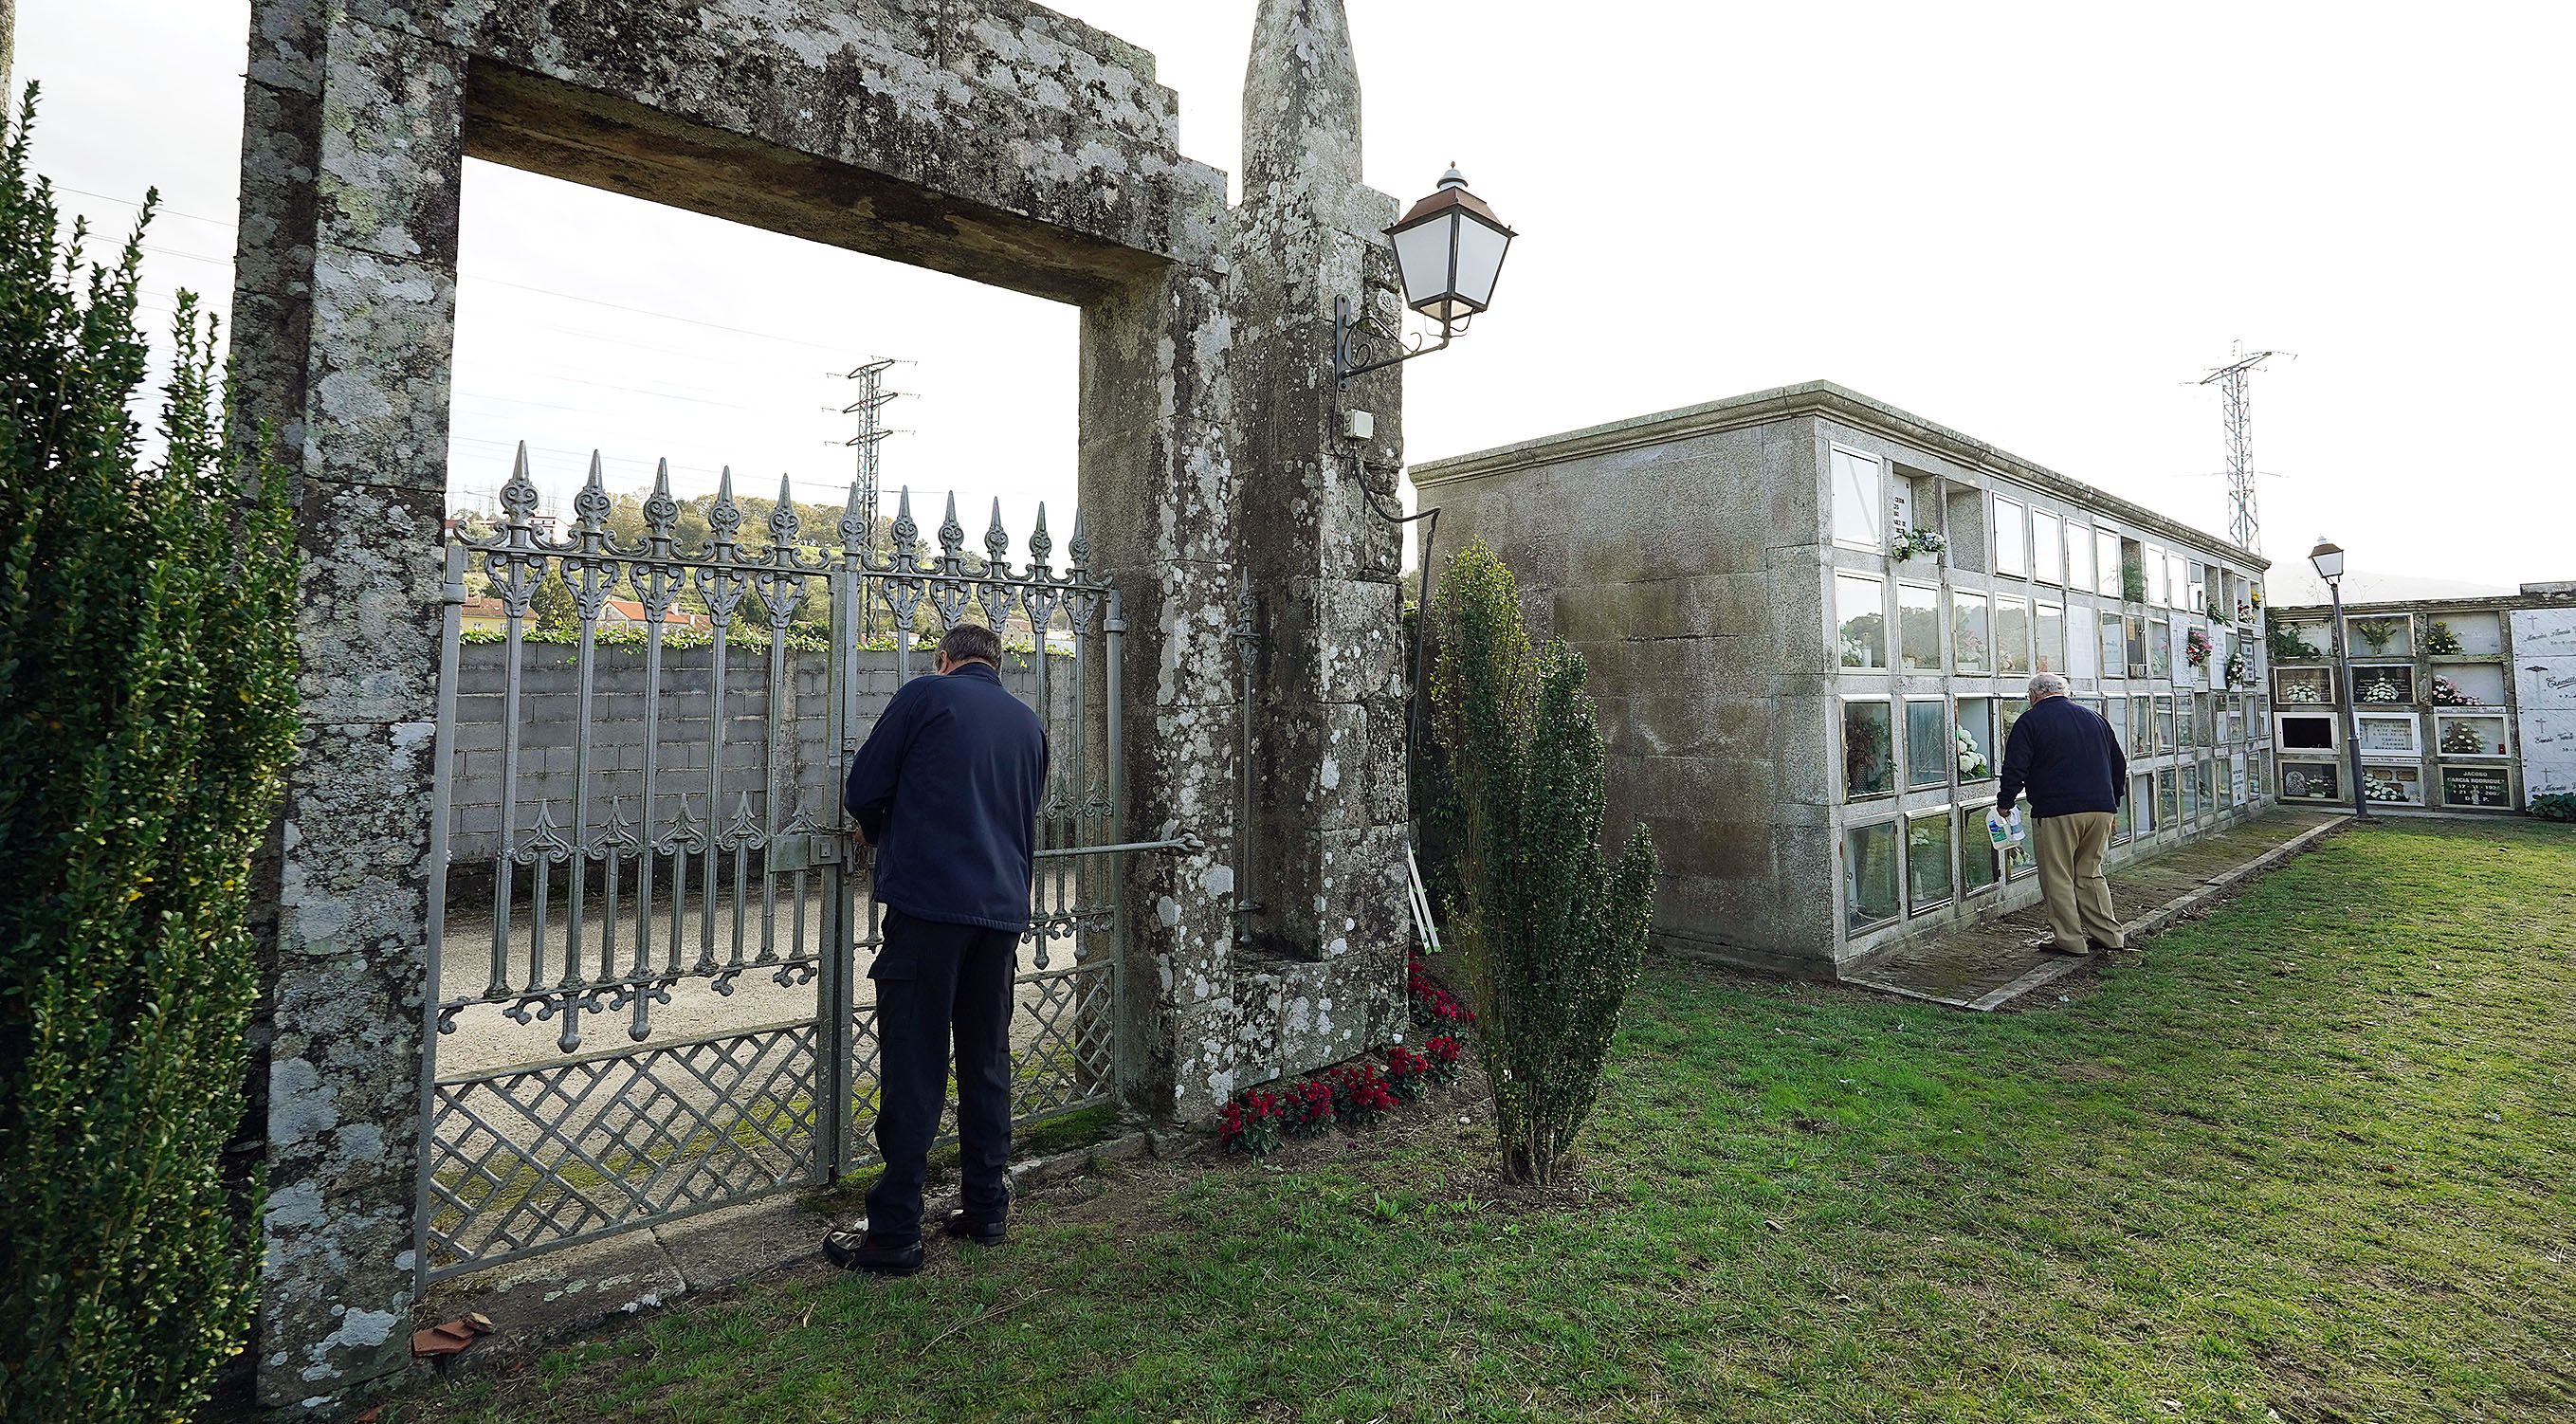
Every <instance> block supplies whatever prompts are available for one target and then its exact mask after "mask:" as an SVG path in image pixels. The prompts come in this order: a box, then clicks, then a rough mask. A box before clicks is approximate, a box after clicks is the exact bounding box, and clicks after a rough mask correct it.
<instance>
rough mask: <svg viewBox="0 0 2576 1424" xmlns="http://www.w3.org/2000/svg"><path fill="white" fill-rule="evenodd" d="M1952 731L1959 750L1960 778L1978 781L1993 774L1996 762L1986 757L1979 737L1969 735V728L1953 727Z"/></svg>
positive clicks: (1952, 736)
mask: <svg viewBox="0 0 2576 1424" xmlns="http://www.w3.org/2000/svg"><path fill="white" fill-rule="evenodd" d="M1950 731H1951V738H1952V740H1953V741H1954V742H1955V743H1956V744H1957V747H1958V752H1959V779H1960V780H1961V781H1976V780H1979V779H1982V778H1983V777H1985V776H1987V775H1989V774H1991V773H1992V772H1993V770H1994V764H1993V763H1992V762H1990V761H1988V760H1987V759H1986V754H1985V752H1984V751H1983V750H1982V749H1980V748H1979V747H1978V746H1977V739H1976V738H1974V737H1971V736H1969V735H1968V729H1967V728H1965V727H1952V728H1951V729H1950Z"/></svg>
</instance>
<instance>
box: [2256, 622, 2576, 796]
mask: <svg viewBox="0 0 2576 1424" xmlns="http://www.w3.org/2000/svg"><path fill="white" fill-rule="evenodd" d="M2266 642H2267V645H2268V648H2269V651H2270V653H2271V657H2272V673H2271V679H2272V697H2273V702H2274V708H2275V710H2274V712H2273V714H2272V717H2273V739H2274V740H2273V745H2274V747H2275V748H2276V750H2275V752H2274V756H2275V759H2276V773H2277V776H2278V779H2279V785H2280V788H2281V799H2282V800H2284V801H2313V802H2320V803H2324V804H2327V805H2334V806H2348V805H2350V804H2352V783H2351V780H2350V778H2351V776H2352V765H2353V762H2354V760H2355V758H2354V756H2353V755H2352V754H2351V753H2352V751H2353V750H2354V747H2348V746H2347V745H2346V739H2347V738H2352V739H2354V744H2355V746H2357V749H2358V751H2359V753H2360V755H2359V757H2358V760H2359V762H2360V764H2361V794H2362V799H2363V801H2364V803H2365V804H2367V805H2368V806H2370V807H2371V808H2372V809H2373V810H2374V811H2406V810H2419V809H2421V810H2436V811H2468V812H2506V813H2510V812H2516V811H2522V810H2525V809H2527V808H2528V807H2529V806H2530V803H2531V798H2532V797H2535V796H2545V795H2548V794H2550V793H2552V792H2567V791H2576V583H2531V584H2524V585H2523V586H2522V591H2521V592H2520V593H2519V594H2502V595H2497V596H2494V597H2485V598H2437V599H2415V600H2409V601H2405V602H2381V603H2348V604H2346V605H2344V647H2345V651H2346V653H2347V654H2348V655H2349V657H2350V660H2351V666H2352V677H2351V680H2350V685H2349V686H2346V685H2345V679H2344V678H2343V677H2342V676H2341V674H2340V672H2339V670H2338V668H2337V666H2336V662H2335V656H2334V653H2335V646H2334V610H2333V609H2332V608H2331V607H2322V606H2321V607H2312V608H2276V609H2274V610H2272V618H2271V622H2270V625H2269V628H2268V635H2267V638H2266ZM2347 700H2348V701H2349V702H2350V704H2351V705H2350V706H2349V707H2347V706H2346V705H2345V704H2346V702H2347Z"/></svg>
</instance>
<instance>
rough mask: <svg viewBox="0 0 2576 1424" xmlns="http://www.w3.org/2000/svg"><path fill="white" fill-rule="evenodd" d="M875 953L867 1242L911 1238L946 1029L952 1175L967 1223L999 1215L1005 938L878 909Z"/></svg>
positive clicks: (1006, 1031)
mask: <svg viewBox="0 0 2576 1424" xmlns="http://www.w3.org/2000/svg"><path fill="white" fill-rule="evenodd" d="M884 928H885V944H884V947H883V948H881V949H879V950H878V951H877V959H876V963H875V964H873V965H871V966H869V968H868V978H870V979H872V980H874V981H875V982H876V991H877V1050H878V1064H879V1070H878V1075H877V1076H878V1083H879V1091H878V1098H877V1151H878V1152H879V1153H880V1154H882V1155H883V1156H884V1158H885V1175H883V1176H881V1177H879V1178H878V1179H877V1184H876V1185H875V1186H874V1187H871V1188H869V1189H868V1234H869V1235H870V1236H873V1237H876V1238H878V1239H880V1240H884V1241H894V1242H903V1241H916V1240H919V1239H920V1237H921V1185H922V1179H923V1178H924V1176H926V1175H927V1174H928V1172H929V1169H930V1140H931V1139H932V1138H934V1137H936V1136H938V1135H939V1111H940V1109H941V1108H942V1107H944V1106H946V1105H947V1101H948V1064H949V1044H950V1041H951V1036H952V1031H953V1035H954V1040H955V1044H956V1063H957V1138H958V1158H959V1162H958V1170H959V1175H960V1177H961V1178H962V1179H963V1180H962V1182H961V1184H960V1185H961V1191H962V1195H963V1197H964V1206H965V1210H966V1218H967V1220H969V1221H972V1222H975V1223H977V1224H979V1225H980V1224H982V1223H985V1222H991V1221H998V1220H1000V1219H1001V1218H1002V1215H1003V1213H1004V1212H1005V1211H1007V1210H1008V1209H1009V1205H1010V1203H1009V1197H1008V1195H1007V1176H1008V1173H1009V1170H1010V1164H1011V1007H1012V1001H1011V977H1012V975H1013V974H1014V973H1015V972H1017V970H1018V968H1019V949H1020V936H1019V934H1018V932H1016V931H1013V930H990V929H985V928H983V927H982V926H980V925H952V924H945V923H942V922H940V921H937V920H923V919H916V918H914V917H913V916H911V915H907V914H904V913H903V912H902V911H900V910H895V909H891V908H889V909H888V910H887V911H886V914H885V924H884Z"/></svg>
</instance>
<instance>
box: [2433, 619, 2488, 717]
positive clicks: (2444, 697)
mask: <svg viewBox="0 0 2576 1424" xmlns="http://www.w3.org/2000/svg"><path fill="white" fill-rule="evenodd" d="M2436 626H2439V625H2438V624H2437V625H2436ZM2433 705H2434V706H2436V707H2484V706H2485V705H2486V704H2485V703H2483V702H2480V701H2479V700H2478V699H2477V698H2475V697H2473V696H2471V695H2470V694H2469V693H2468V692H2467V691H2466V690H2464V689H2463V688H2462V687H2461V686H2460V685H2459V684H2458V683H2456V682H2453V681H2451V680H2450V679H2449V678H2447V677H2437V678H2434V679H2433Z"/></svg>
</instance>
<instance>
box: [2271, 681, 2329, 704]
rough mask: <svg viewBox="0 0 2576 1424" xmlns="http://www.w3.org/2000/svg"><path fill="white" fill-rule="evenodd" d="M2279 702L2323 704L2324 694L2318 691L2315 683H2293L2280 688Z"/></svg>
mask: <svg viewBox="0 0 2576 1424" xmlns="http://www.w3.org/2000/svg"><path fill="white" fill-rule="evenodd" d="M2281 700H2282V701H2284V702H2323V701H2325V700H2326V699H2325V694H2324V693H2323V692H2321V691H2320V690H2319V689H2318V687H2317V685H2316V684H2315V683H2313V682H2293V683H2289V684H2287V685H2285V686H2283V687H2282V689H2281Z"/></svg>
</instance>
